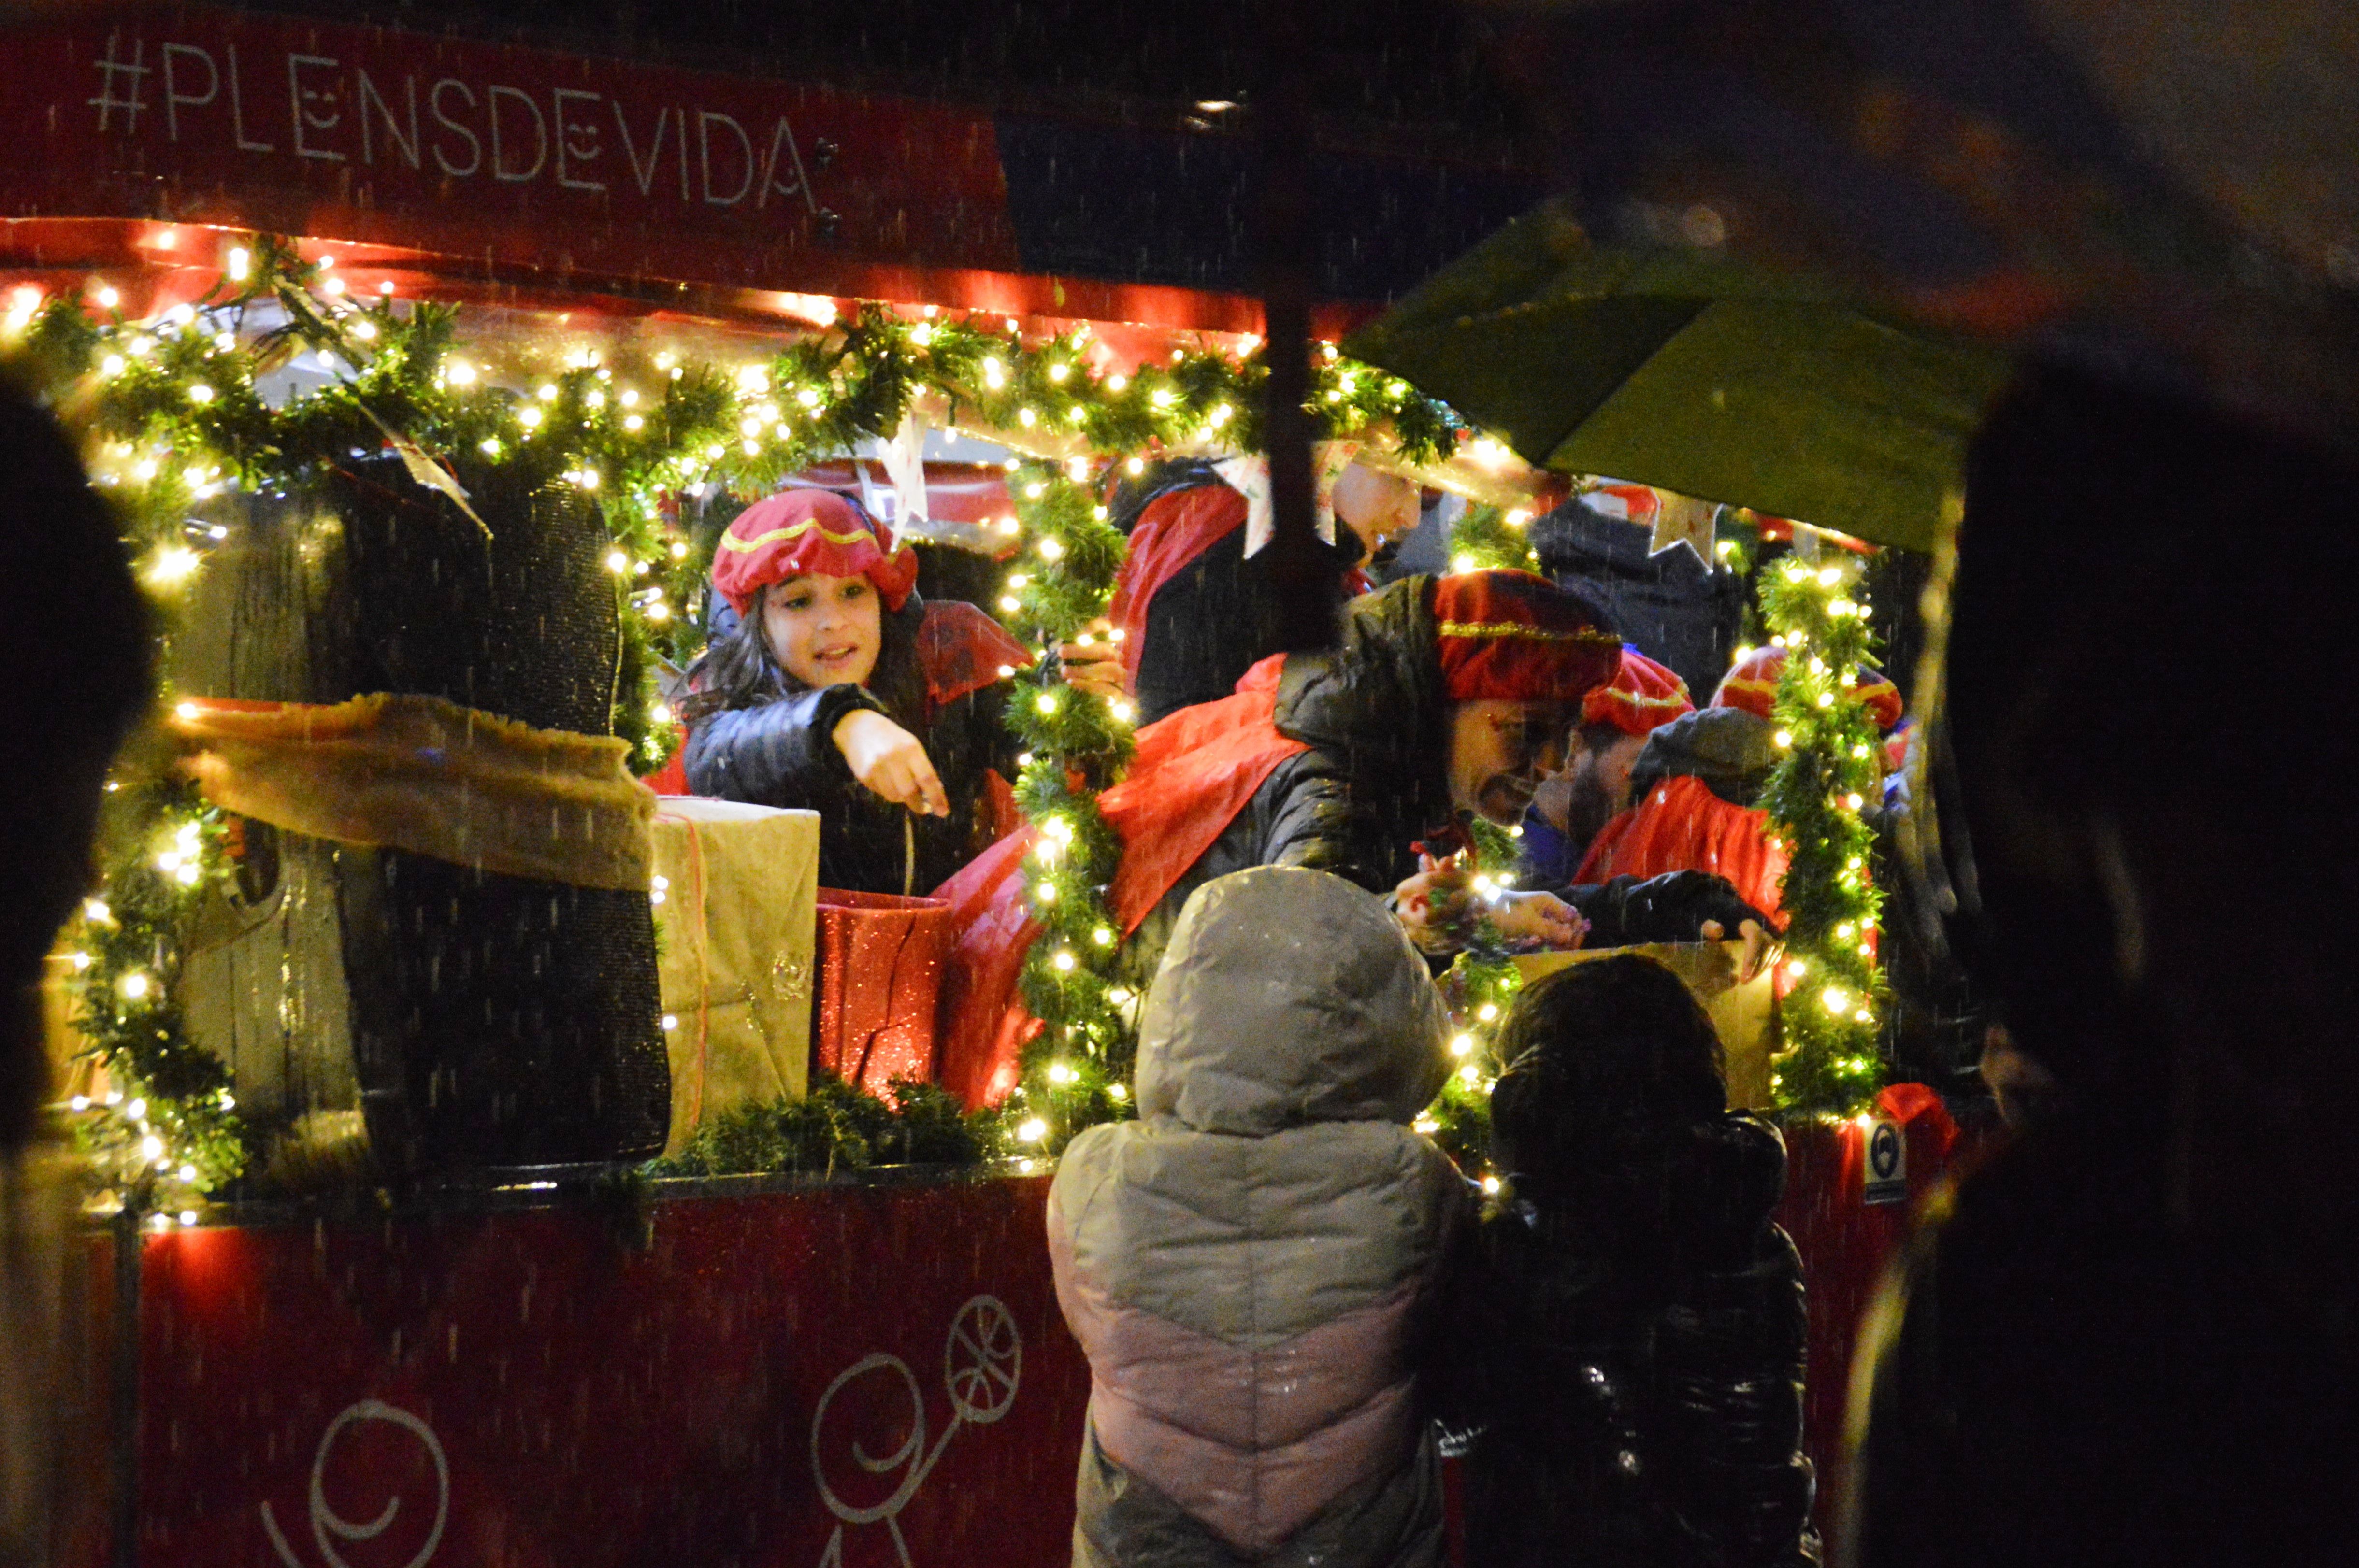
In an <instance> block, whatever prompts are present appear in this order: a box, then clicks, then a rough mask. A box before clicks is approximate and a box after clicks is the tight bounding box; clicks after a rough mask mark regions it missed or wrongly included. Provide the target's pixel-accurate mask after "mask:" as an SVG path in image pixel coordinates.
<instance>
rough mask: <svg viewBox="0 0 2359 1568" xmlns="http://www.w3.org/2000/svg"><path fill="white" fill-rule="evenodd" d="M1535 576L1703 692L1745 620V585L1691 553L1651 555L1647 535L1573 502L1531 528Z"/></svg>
mask: <svg viewBox="0 0 2359 1568" xmlns="http://www.w3.org/2000/svg"><path fill="white" fill-rule="evenodd" d="M1531 542H1532V549H1533V550H1534V552H1535V553H1537V554H1538V557H1539V558H1540V570H1542V571H1544V572H1546V573H1547V574H1548V575H1549V577H1550V578H1553V579H1555V580H1556V582H1557V584H1558V586H1560V587H1561V588H1567V589H1572V590H1573V591H1575V592H1577V593H1582V594H1585V595H1588V596H1590V597H1591V598H1593V599H1595V600H1598V602H1600V603H1601V604H1603V606H1604V607H1605V608H1606V610H1607V611H1610V612H1611V613H1612V615H1613V617H1614V622H1615V623H1616V624H1618V625H1619V626H1620V627H1621V628H1622V633H1623V635H1624V636H1625V637H1628V638H1629V639H1630V641H1631V642H1633V643H1636V644H1637V645H1638V647H1639V648H1640V649H1641V650H1643V651H1644V652H1645V653H1646V654H1647V656H1648V657H1649V658H1654V659H1659V660H1661V661H1662V662H1663V663H1664V664H1667V665H1670V666H1671V668H1673V669H1674V670H1677V671H1678V672H1679V673H1680V678H1681V679H1682V680H1685V681H1686V682H1687V683H1688V686H1689V687H1690V689H1691V690H1694V691H1709V690H1711V689H1712V683H1713V682H1714V681H1717V680H1718V679H1720V677H1721V675H1722V673H1723V671H1725V670H1726V669H1727V668H1728V661H1729V655H1730V654H1731V652H1732V651H1733V650H1734V647H1735V644H1736V637H1737V633H1738V632H1739V630H1740V629H1741V628H1742V627H1743V624H1744V620H1745V579H1743V578H1741V577H1739V576H1737V575H1736V574H1735V573H1734V572H1733V571H1730V570H1729V569H1728V568H1726V567H1723V566H1716V565H1712V564H1710V563H1707V562H1706V561H1704V560H1703V558H1702V557H1699V556H1698V555H1697V554H1696V553H1695V552H1694V551H1693V550H1682V549H1676V548H1674V549H1669V550H1664V551H1662V552H1660V553H1659V554H1658V553H1656V552H1654V551H1653V550H1652V549H1651V548H1650V546H1651V543H1652V541H1651V539H1650V537H1649V535H1648V533H1647V529H1645V528H1644V527H1640V526H1635V525H1633V524H1629V523H1625V522H1624V521H1623V520H1621V519H1620V518H1618V517H1608V516H1605V515H1603V514H1601V513H1599V512H1597V511H1595V510H1593V508H1592V507H1591V506H1590V505H1589V504H1588V501H1587V498H1586V497H1582V496H1575V497H1574V498H1573V499H1572V500H1571V501H1568V502H1566V503H1564V504H1563V505H1561V506H1560V507H1558V508H1557V509H1556V510H1555V511H1553V512H1551V513H1549V514H1547V515H1546V516H1544V517H1540V518H1537V519H1535V520H1534V521H1533V523H1532V525H1531Z"/></svg>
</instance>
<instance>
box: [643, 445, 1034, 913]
mask: <svg viewBox="0 0 2359 1568" xmlns="http://www.w3.org/2000/svg"><path fill="white" fill-rule="evenodd" d="M916 579H917V563H916V560H915V557H913V556H912V555H911V553H910V551H909V549H908V546H897V545H896V544H895V542H894V540H893V536H892V534H891V532H890V530H888V529H886V527H885V525H884V524H880V523H878V522H876V521H875V520H874V519H873V518H871V517H869V516H868V514H866V513H865V512H864V511H863V510H862V509H861V507H860V505H859V504H858V503H856V502H853V501H852V500H850V499H848V498H846V497H844V496H842V495H839V494H836V493H835V492H832V491H826V490H819V489H813V488H802V489H795V490H789V491H786V492H782V493H780V494H778V495H775V496H772V497H770V498H768V499H767V500H765V501H760V502H756V503H755V504H753V505H752V506H749V507H747V508H746V509H745V511H744V512H742V513H740V514H738V516H737V519H736V520H735V521H734V522H733V523H732V524H730V525H729V530H728V532H727V533H725V534H723V535H722V538H721V545H720V547H719V549H718V550H717V551H715V553H714V556H713V566H712V585H713V591H714V592H715V593H716V594H717V595H719V596H720V597H722V598H723V599H724V600H727V601H728V602H729V604H730V605H731V606H732V607H734V609H735V610H736V611H737V612H738V616H739V619H738V621H737V623H736V625H735V627H734V629H733V630H732V631H730V632H729V633H727V634H726V635H724V636H723V638H721V639H720V640H719V641H718V642H716V643H714V645H713V648H712V652H711V653H710V654H708V655H707V656H706V658H705V659H704V660H703V661H702V663H701V665H699V667H698V669H697V670H696V671H694V672H692V674H691V677H690V684H691V685H692V686H695V687H698V688H699V689H698V690H697V692H696V695H695V696H693V697H690V699H689V701H688V703H687V705H686V708H685V713H686V717H687V719H688V720H689V723H690V733H689V738H688V745H687V747H686V750H685V757H684V760H685V762H686V771H687V776H688V783H689V787H690V789H691V790H693V791H694V792H695V793H696V794H698V795H714V796H718V797H720V798H722V799H724V800H738V801H745V802H749V803H751V804H754V805H757V806H796V807H802V808H805V809H808V810H813V811H817V812H818V813H819V814H820V880H821V882H822V883H824V884H826V885H827V886H830V887H841V888H850V889H853V890H856V891H859V892H895V893H899V892H928V891H929V890H931V889H932V888H933V887H934V886H935V885H936V884H937V883H939V882H940V881H942V880H943V879H944V878H946V877H948V876H949V875H950V874H951V872H953V871H957V870H958V869H959V867H961V866H962V865H964V864H965V863H966V862H967V861H968V860H970V859H972V858H973V856H974V854H975V853H976V851H978V850H980V849H983V848H984V846H986V845H988V844H990V843H991V841H992V840H993V839H994V838H996V837H998V835H999V834H1000V833H1002V832H1004V831H1006V828H1007V827H1008V825H1009V821H1010V817H1011V813H1012V808H1013V801H1012V797H1011V795H1010V793H1009V791H1008V787H1007V784H1006V779H1007V778H1008V777H1009V776H1010V775H1012V774H1013V773H1014V772H1015V762H1014V752H1015V750H1016V743H1015V741H1013V740H1012V739H1011V738H1010V737H1009V736H1008V733H1007V731H1006V727H1005V726H1004V725H1003V724H1002V723H1001V722H1000V717H1001V714H1002V712H1003V710H1004V708H1005V703H1006V687H1005V686H1004V684H1003V681H1002V671H1003V670H1005V669H1012V668H1014V667H1015V666H1016V665H1024V664H1027V663H1029V662H1030V658H1031V655H1030V654H1028V653H1027V652H1026V650H1025V648H1024V646H1023V645H1022V644H1021V643H1017V642H1016V640H1015V639H1014V638H1013V637H1011V636H1009V635H1008V634H1007V633H1006V632H1004V631H1002V630H1001V629H1000V627H999V625H998V623H997V622H994V621H992V620H991V619H990V618H989V617H988V616H986V615H984V613H983V612H982V611H979V610H977V609H975V608H974V606H973V605H971V604H962V603H960V602H958V601H956V600H935V601H932V602H930V603H929V602H928V601H926V600H921V599H919V597H918V595H917V593H916V592H915V590H914V587H913V585H914V583H915V582H916Z"/></svg>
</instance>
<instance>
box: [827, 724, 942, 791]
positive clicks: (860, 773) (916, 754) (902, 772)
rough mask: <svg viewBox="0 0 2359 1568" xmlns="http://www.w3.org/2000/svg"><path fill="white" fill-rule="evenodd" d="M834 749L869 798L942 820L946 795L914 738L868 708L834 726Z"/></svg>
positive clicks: (924, 753) (939, 778) (924, 752)
mask: <svg viewBox="0 0 2359 1568" xmlns="http://www.w3.org/2000/svg"><path fill="white" fill-rule="evenodd" d="M833 739H834V741H835V749H836V750H837V751H839V752H843V761H844V765H845V766H847V767H849V768H850V769H851V770H852V776H853V778H855V779H857V780H858V781H859V782H860V784H861V785H862V786H863V787H864V788H865V789H867V790H868V791H870V792H871V793H872V794H875V795H879V796H882V797H883V798H884V799H886V800H887V801H889V802H891V803H892V804H893V805H895V806H907V807H908V809H909V810H911V811H913V812H916V813H918V814H919V816H949V815H950V814H951V801H950V795H948V794H947V793H946V792H945V791H944V790H943V788H942V780H941V775H940V774H939V773H935V772H934V763H933V759H932V758H930V757H929V756H927V755H926V748H925V746H924V744H923V743H922V742H920V741H919V739H918V738H917V737H916V736H915V735H912V734H910V733H909V732H908V730H904V729H902V728H901V727H900V726H899V725H898V724H896V723H894V722H893V721H892V720H891V719H887V718H886V717H885V716H884V715H883V714H881V713H877V712H875V711H874V710H872V709H869V708H861V709H859V710H858V711H856V712H853V713H847V714H845V715H844V716H843V718H842V719H839V720H838V721H837V722H836V726H835V734H834V737H833Z"/></svg>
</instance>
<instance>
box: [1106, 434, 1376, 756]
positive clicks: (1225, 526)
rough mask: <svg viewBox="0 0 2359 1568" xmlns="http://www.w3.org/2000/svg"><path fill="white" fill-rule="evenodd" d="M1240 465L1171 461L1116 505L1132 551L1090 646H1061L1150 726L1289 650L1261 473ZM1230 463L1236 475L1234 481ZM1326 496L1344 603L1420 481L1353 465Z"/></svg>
mask: <svg viewBox="0 0 2359 1568" xmlns="http://www.w3.org/2000/svg"><path fill="white" fill-rule="evenodd" d="M1238 461H1239V462H1240V463H1242V464H1243V465H1245V466H1244V468H1243V469H1242V470H1230V465H1228V464H1219V465H1215V464H1212V463H1209V462H1201V461H1190V462H1184V463H1178V464H1174V465H1172V466H1171V468H1170V469H1169V470H1167V471H1166V472H1165V473H1163V474H1162V475H1159V476H1158V479H1157V481H1156V482H1155V483H1154V484H1152V485H1151V486H1150V487H1148V488H1147V489H1145V490H1144V491H1142V492H1141V493H1140V494H1139V495H1138V496H1137V497H1136V499H1134V500H1131V501H1130V502H1129V503H1128V504H1127V505H1125V506H1123V507H1121V508H1119V509H1118V512H1117V515H1116V523H1117V524H1118V525H1120V526H1122V527H1123V528H1124V531H1125V533H1127V534H1128V535H1130V549H1129V553H1128V555H1127V556H1126V557H1125V558H1124V562H1123V568H1122V571H1121V574H1120V575H1119V576H1118V577H1117V578H1116V579H1114V598H1113V600H1112V601H1111V603H1109V605H1108V606H1107V611H1106V614H1107V619H1106V621H1105V622H1103V623H1102V624H1100V625H1098V626H1095V627H1093V628H1092V629H1091V634H1090V637H1091V640H1090V641H1089V642H1087V643H1074V644H1071V645H1069V646H1068V647H1067V648H1066V650H1065V659H1066V667H1067V670H1068V672H1069V675H1070V676H1071V679H1072V680H1073V683H1074V684H1075V685H1077V686H1081V687H1085V688H1089V689H1094V690H1100V691H1105V692H1112V691H1113V690H1114V688H1115V687H1117V686H1120V687H1123V688H1125V689H1126V690H1127V691H1128V692H1129V693H1130V694H1131V697H1132V698H1133V700H1134V701H1135V702H1136V706H1137V709H1138V721H1139V722H1140V723H1142V724H1151V723H1153V722H1154V721H1155V720H1157V719H1161V718H1163V717H1165V716H1166V715H1168V714H1170V713H1173V712H1176V711H1178V710H1179V709H1180V708H1185V707H1188V706H1189V705H1190V704H1192V703H1198V702H1217V701H1219V700H1220V699H1221V698H1222V697H1226V696H1228V695H1229V693H1230V692H1232V691H1234V689H1236V684H1237V682H1238V681H1239V680H1240V679H1242V678H1243V677H1244V676H1245V672H1246V671H1247V670H1249V669H1251V668H1252V667H1253V666H1254V665H1256V664H1259V663H1260V662H1261V661H1262V660H1263V659H1265V658H1266V657H1268V656H1269V655H1270V654H1274V653H1276V652H1277V651H1278V649H1279V648H1281V647H1282V646H1284V642H1283V631H1284V628H1285V626H1286V623H1287V618H1286V608H1287V607H1286V605H1285V604H1284V602H1283V600H1282V595H1283V593H1284V589H1283V586H1282V585H1281V584H1280V583H1279V582H1277V579H1275V578H1274V577H1273V575H1272V574H1271V572H1270V570H1269V569H1268V559H1267V557H1266V556H1265V555H1264V554H1263V553H1262V552H1261V550H1260V548H1259V546H1261V545H1262V544H1263V543H1264V540H1263V539H1262V538H1261V537H1258V536H1257V534H1258V533H1259V530H1257V529H1256V527H1255V526H1253V524H1252V521H1251V518H1252V513H1253V510H1254V505H1255V503H1254V501H1253V500H1252V499H1251V497H1250V496H1249V495H1248V494H1247V491H1248V490H1253V489H1256V488H1258V487H1259V486H1260V485H1261V484H1262V483H1264V482H1265V481H1264V478H1263V475H1262V473H1261V471H1260V470H1258V469H1257V468H1256V467H1255V462H1256V460H1238ZM1223 471H1236V472H1237V477H1238V483H1236V484H1232V483H1231V482H1230V481H1228V480H1227V479H1224V478H1223ZM1240 485H1243V486H1244V487H1245V488H1239V486H1240ZM1321 499H1322V501H1323V502H1325V503H1327V504H1328V505H1329V506H1330V507H1332V514H1333V518H1334V522H1335V524H1337V526H1336V527H1334V528H1333V529H1332V530H1331V531H1332V534H1333V538H1332V540H1331V541H1325V542H1323V543H1322V546H1321V547H1322V549H1323V550H1324V552H1325V554H1326V556H1327V557H1328V560H1329V563H1330V565H1331V566H1332V568H1333V571H1334V575H1335V581H1336V584H1337V586H1338V589H1339V593H1338V598H1339V600H1340V599H1344V598H1349V597H1351V596H1352V595H1353V594H1356V593H1360V592H1363V591H1364V590H1365V589H1367V587H1368V586H1369V585H1368V582H1367V579H1365V578H1364V577H1363V576H1362V575H1361V572H1360V569H1359V568H1360V567H1361V565H1362V564H1363V563H1364V562H1365V561H1366V560H1368V559H1370V558H1372V557H1374V556H1375V553H1376V552H1377V551H1378V550H1380V549H1382V548H1384V546H1386V544H1387V543H1389V542H1390V541H1391V540H1392V539H1393V538H1394V537H1396V536H1397V535H1400V534H1403V533H1406V532H1408V530H1409V529H1411V528H1414V527H1416V526H1417V521H1418V491H1417V486H1415V485H1414V484H1411V483H1410V482H1409V481H1407V480H1405V479H1402V478H1400V477H1398V476H1397V475H1394V474H1388V473H1383V472H1380V471H1378V470H1375V469H1372V468H1368V467H1366V466H1364V465H1363V464H1360V463H1356V462H1354V463H1349V464H1346V465H1345V466H1344V468H1343V470H1342V471H1341V472H1340V473H1339V474H1337V475H1336V478H1335V481H1334V483H1333V485H1332V487H1330V488H1328V489H1327V490H1326V492H1325V493H1324V494H1323V495H1322V498H1321Z"/></svg>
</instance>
